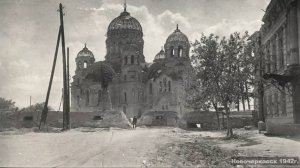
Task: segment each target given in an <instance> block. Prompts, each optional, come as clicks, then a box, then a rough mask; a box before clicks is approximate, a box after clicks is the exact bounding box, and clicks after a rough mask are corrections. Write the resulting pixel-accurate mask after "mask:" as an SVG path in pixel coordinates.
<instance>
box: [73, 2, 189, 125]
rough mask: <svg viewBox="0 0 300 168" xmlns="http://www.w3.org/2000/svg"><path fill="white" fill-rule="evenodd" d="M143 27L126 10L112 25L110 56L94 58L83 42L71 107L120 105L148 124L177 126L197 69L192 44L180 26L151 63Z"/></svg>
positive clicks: (98, 108)
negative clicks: (193, 61) (144, 50)
mask: <svg viewBox="0 0 300 168" xmlns="http://www.w3.org/2000/svg"><path fill="white" fill-rule="evenodd" d="M143 48H144V40H143V29H142V26H141V24H140V23H139V21H138V20H137V19H135V18H134V17H132V16H130V13H129V12H127V11H126V5H125V7H124V11H123V12H122V13H121V14H120V16H118V17H117V18H115V19H113V20H112V22H111V23H110V24H109V26H108V30H107V39H106V51H107V52H106V56H105V60H104V61H97V62H95V57H94V55H93V53H92V52H91V51H90V50H89V49H88V48H87V46H85V47H84V48H83V49H82V50H81V51H80V52H79V53H78V55H77V57H76V66H77V67H76V71H75V75H74V76H73V82H72V86H71V94H72V99H71V109H72V111H81V112H95V111H104V110H111V109H114V110H120V111H123V112H124V114H125V115H126V116H127V117H128V118H132V117H133V116H137V117H138V118H141V120H143V122H144V123H145V124H149V125H175V124H176V122H177V119H180V117H181V116H182V114H184V113H185V112H188V111H189V108H188V106H187V104H186V102H185V96H186V93H185V88H186V86H188V85H189V84H190V81H191V79H192V76H193V74H194V73H193V69H192V66H191V63H190V58H189V50H190V43H189V41H188V38H187V36H186V35H185V34H183V33H182V32H181V31H180V29H179V28H178V25H177V27H176V29H175V31H174V32H173V33H172V34H171V35H170V36H169V37H168V38H167V40H166V42H165V45H164V47H163V48H162V49H161V51H159V52H158V54H157V55H156V56H155V59H154V61H153V63H152V64H150V63H146V62H145V56H144V53H143Z"/></svg>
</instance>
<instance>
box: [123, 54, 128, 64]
mask: <svg viewBox="0 0 300 168" xmlns="http://www.w3.org/2000/svg"><path fill="white" fill-rule="evenodd" d="M124 62H125V65H126V64H127V63H128V61H127V56H125V58H124Z"/></svg>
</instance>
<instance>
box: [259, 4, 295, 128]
mask: <svg viewBox="0 0 300 168" xmlns="http://www.w3.org/2000/svg"><path fill="white" fill-rule="evenodd" d="M262 21H263V22H264V24H263V25H262V27H261V29H260V32H259V33H256V35H255V38H256V41H257V43H258V44H259V47H260V50H261V52H257V53H258V54H257V57H259V58H260V59H258V60H259V62H260V63H261V64H258V70H259V71H257V79H259V80H258V81H260V82H258V83H260V86H258V87H257V91H258V92H257V95H258V100H257V101H256V102H257V103H256V105H257V109H258V110H259V113H260V119H261V120H264V119H265V122H266V126H267V131H268V132H269V133H274V134H294V133H297V131H298V132H300V131H299V130H300V125H299V124H300V67H299V64H300V56H299V52H300V51H299V49H300V47H299V45H300V38H299V37H300V1H297V0H272V1H271V2H270V4H269V5H268V7H267V9H266V12H265V15H264V16H263V19H262Z"/></svg>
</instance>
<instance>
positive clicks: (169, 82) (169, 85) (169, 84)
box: [168, 81, 171, 92]
mask: <svg viewBox="0 0 300 168" xmlns="http://www.w3.org/2000/svg"><path fill="white" fill-rule="evenodd" d="M168 90H169V92H171V81H168Z"/></svg>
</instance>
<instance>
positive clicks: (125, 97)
mask: <svg viewBox="0 0 300 168" xmlns="http://www.w3.org/2000/svg"><path fill="white" fill-rule="evenodd" d="M124 102H125V103H126V102H127V94H126V92H124Z"/></svg>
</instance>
